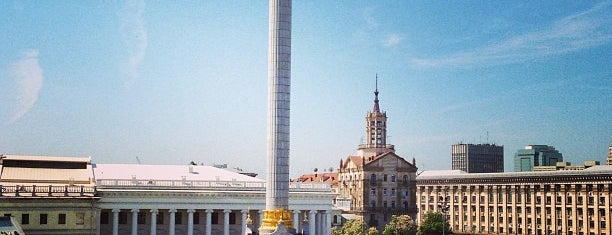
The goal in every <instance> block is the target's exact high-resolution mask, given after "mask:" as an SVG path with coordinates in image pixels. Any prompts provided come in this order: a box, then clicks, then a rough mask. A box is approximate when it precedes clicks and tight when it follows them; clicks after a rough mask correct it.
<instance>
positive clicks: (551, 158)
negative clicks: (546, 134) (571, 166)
mask: <svg viewBox="0 0 612 235" xmlns="http://www.w3.org/2000/svg"><path fill="white" fill-rule="evenodd" d="M562 161H563V155H562V154H561V153H560V152H559V151H557V150H556V149H555V147H553V146H548V145H527V146H525V149H519V150H518V151H517V152H516V154H515V155H514V171H533V170H534V167H536V166H556V165H557V162H562Z"/></svg>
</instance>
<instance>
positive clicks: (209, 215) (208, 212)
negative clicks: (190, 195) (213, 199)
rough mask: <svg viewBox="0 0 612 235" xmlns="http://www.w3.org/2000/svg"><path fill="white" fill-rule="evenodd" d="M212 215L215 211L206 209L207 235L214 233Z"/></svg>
mask: <svg viewBox="0 0 612 235" xmlns="http://www.w3.org/2000/svg"><path fill="white" fill-rule="evenodd" d="M212 213H213V210H211V209H206V235H211V232H212V228H211V227H212Z"/></svg>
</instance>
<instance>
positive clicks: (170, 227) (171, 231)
mask: <svg viewBox="0 0 612 235" xmlns="http://www.w3.org/2000/svg"><path fill="white" fill-rule="evenodd" d="M168 212H170V218H168V220H169V221H168V222H169V223H170V224H169V225H168V235H174V225H175V220H174V215H175V214H176V209H170V210H168Z"/></svg>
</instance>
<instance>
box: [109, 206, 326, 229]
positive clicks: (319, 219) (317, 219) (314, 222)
mask: <svg viewBox="0 0 612 235" xmlns="http://www.w3.org/2000/svg"><path fill="white" fill-rule="evenodd" d="M202 212H203V216H201V215H200V214H201V213H202ZM143 213H144V214H143ZM182 213H186V214H187V216H186V219H187V221H186V223H187V224H186V225H185V224H184V222H183V221H184V220H183V218H185V217H184V216H183V214H182ZM221 213H222V216H220V214H221ZM238 213H239V215H240V217H239V218H236V216H237V214H238ZM98 214H99V216H98V218H99V219H98V227H97V228H98V229H97V234H98V235H100V234H108V233H110V234H112V235H128V234H131V235H143V234H150V235H179V234H181V235H184V234H186V235H238V234H240V235H244V234H248V233H250V232H251V230H252V231H256V230H258V228H259V227H260V225H261V221H262V220H263V211H262V210H248V209H242V210H230V209H197V210H196V209H142V208H132V209H123V208H122V209H119V208H114V209H103V210H100V211H98ZM128 215H130V216H129V217H130V218H131V219H129V220H128ZM166 215H167V216H168V218H167V221H168V222H167V223H166V221H164V217H165V216H166ZM177 215H179V216H180V218H179V217H177ZM196 216H197V217H196ZM214 216H216V218H213V217H214ZM231 216H232V217H233V218H230V217H231ZM105 217H106V218H105ZM201 217H204V218H205V222H204V223H200V218H201ZM120 218H121V219H120ZM158 218H160V219H161V221H158ZM128 221H130V222H128ZM331 221H332V213H331V211H329V210H324V211H319V210H294V211H293V227H294V228H295V229H296V232H297V233H299V234H304V235H330V234H331ZM147 227H148V229H147ZM166 229H167V230H166ZM101 231H102V232H101Z"/></svg>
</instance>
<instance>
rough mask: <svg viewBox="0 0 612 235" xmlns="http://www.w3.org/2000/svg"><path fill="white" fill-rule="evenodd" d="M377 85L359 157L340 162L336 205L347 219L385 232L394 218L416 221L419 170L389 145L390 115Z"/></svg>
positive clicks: (357, 155) (358, 151)
mask: <svg viewBox="0 0 612 235" xmlns="http://www.w3.org/2000/svg"><path fill="white" fill-rule="evenodd" d="M378 94H379V92H378V85H377V86H376V90H375V91H374V107H373V109H372V111H370V112H368V114H367V115H366V136H367V138H366V141H365V143H363V144H360V145H359V147H358V148H357V154H356V155H354V156H348V157H347V158H346V159H341V160H340V166H339V169H338V194H339V196H338V198H337V199H336V205H337V206H339V207H340V208H341V209H342V210H343V215H344V217H345V218H347V219H357V218H361V219H363V220H364V221H365V223H366V224H368V225H369V226H371V227H376V228H378V229H379V230H381V231H382V228H383V227H384V225H385V224H387V223H389V221H390V220H391V216H392V215H404V214H408V215H410V216H411V217H412V218H415V216H416V213H417V209H416V199H415V195H416V171H417V167H416V166H415V161H414V159H413V160H412V163H410V162H408V161H406V160H405V159H404V158H402V157H400V156H398V155H397V154H396V153H395V148H394V146H393V145H390V144H387V114H386V113H385V112H382V111H381V110H380V104H379V100H378Z"/></svg>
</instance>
